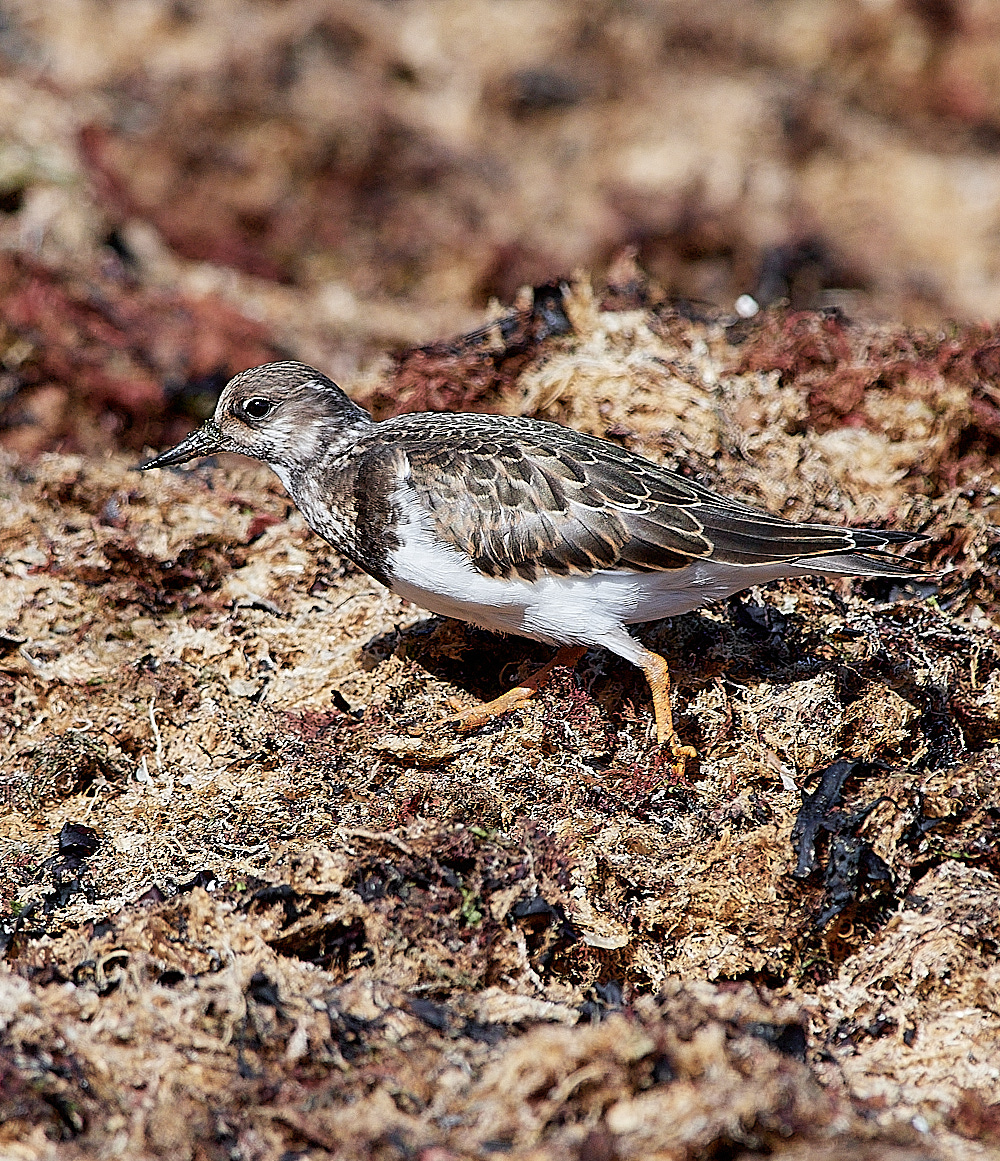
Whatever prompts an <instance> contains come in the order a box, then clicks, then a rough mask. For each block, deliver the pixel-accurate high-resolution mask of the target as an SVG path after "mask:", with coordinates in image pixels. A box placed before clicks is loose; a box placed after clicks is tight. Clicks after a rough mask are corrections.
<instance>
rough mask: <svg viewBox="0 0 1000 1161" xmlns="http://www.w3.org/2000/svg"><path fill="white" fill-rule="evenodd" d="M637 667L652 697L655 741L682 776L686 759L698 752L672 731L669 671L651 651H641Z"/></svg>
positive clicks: (661, 660)
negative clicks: (666, 752) (666, 749)
mask: <svg viewBox="0 0 1000 1161" xmlns="http://www.w3.org/2000/svg"><path fill="white" fill-rule="evenodd" d="M639 665H640V667H641V668H642V672H643V673H644V674H645V675H646V680H647V681H648V682H649V689H650V692H651V693H652V695H653V711H654V713H655V714H656V740H657V742H658V743H659V744H660V745H661V746H664V745H666V746H669V747H670V753H671V755H672V756H673V758H674V759H675V760H676V763H677V770H678V773H679V774H683V773H684V763H685V762H686V761H687V759H688V758H696V757H697V756H698V751H697V750H695V748H694V747H693V746H685V745H684V743H683V742H682V741H681V740H680V738H679V737H678V736H677V731H676V730H675V729H674V716H673V714H672V713H671V711H670V670H669V668H668V666H667V663H666V662H665V661H664V660H663V658H662V657H661V656H660V655H659V653H654V652H653V651H652V650H651V649H646V650H644V651H643V654H642V657H641V659H640V660H639Z"/></svg>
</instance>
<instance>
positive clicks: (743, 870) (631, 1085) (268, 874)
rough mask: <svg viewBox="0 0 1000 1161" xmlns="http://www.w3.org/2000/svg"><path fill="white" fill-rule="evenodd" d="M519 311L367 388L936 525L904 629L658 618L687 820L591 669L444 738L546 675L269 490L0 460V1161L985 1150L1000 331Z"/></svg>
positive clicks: (648, 307)
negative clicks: (373, 576)
mask: <svg viewBox="0 0 1000 1161" xmlns="http://www.w3.org/2000/svg"><path fill="white" fill-rule="evenodd" d="M553 293H554V292H552V293H550V295H549V298H548V300H547V306H546V312H547V313H546V317H547V318H548V320H549V322H548V324H547V325H546V326H544V327H541V326H534V327H533V326H532V325H527V324H528V323H530V317H529V316H530V310H531V309H532V308H530V307H525V310H526V311H528V314H527V315H525V316H524V317H523V318H522V320H521V321H522V322H523V323H525V325H524V326H521V327H520V329H519V330H518V328H514V330H517V333H518V335H519V338H518V339H517V342H518V344H519V346H518V351H517V354H516V358H515V357H514V355H513V354H511V352H510V351H509V350H508V348H506V347H504V343H505V342H506V341H507V340H505V339H504V337H503V336H504V335H505V334H506V335H508V337H509V335H510V334H511V333H513V331H512V330H511V329H510V328H508V329H507V330H506V331H504V330H503V328H499V330H498V331H497V335H495V336H494V338H495V339H496V341H495V342H494V341H493V340H490V341H489V342H486V340H484V339H483V336H478V338H476V340H475V343H472V345H471V346H470V345H469V344H468V343H466V344H465V345H464V346H463V344H462V343H461V342H459V343H456V344H453V345H452V346H450V347H442V348H439V349H426V350H424V351H423V352H422V353H415V354H414V355H413V356H412V357H410V358H408V359H407V358H404V359H401V360H397V363H396V365H395V369H394V370H388V371H384V372H383V375H384V376H386V378H384V379H382V380H380V381H378V382H369V383H367V384H365V383H362V384H359V385H358V388H357V390H358V391H359V392H361V393H367V395H368V397H369V399H370V400H371V401H373V402H374V403H375V404H376V405H377V406H378V407H379V408H380V410H383V411H384V410H388V409H389V408H391V407H392V406H393V405H396V406H399V405H405V404H406V400H405V399H401V396H404V395H406V396H408V397H409V402H408V405H410V406H414V405H416V406H420V405H424V404H425V403H426V402H427V401H428V400H429V399H431V398H432V397H434V398H439V397H441V396H444V397H445V399H446V401H449V402H452V403H457V404H458V405H465V406H493V407H496V408H499V409H505V410H508V411H518V412H522V413H531V414H540V415H546V416H550V417H554V418H560V419H563V420H566V421H569V422H573V423H575V424H577V425H578V426H581V427H584V428H589V429H591V430H602V431H609V432H610V434H611V436H612V437H613V438H617V439H621V440H623V441H624V442H626V443H628V444H630V445H631V446H634V447H637V448H638V449H639V450H642V451H644V452H646V453H647V454H649V455H653V456H658V457H660V458H666V459H668V460H669V461H670V462H671V463H673V464H674V465H675V466H678V467H680V468H681V469H683V470H687V471H692V472H695V473H700V474H702V475H703V477H704V478H708V479H715V480H723V481H725V484H726V486H727V487H729V489H730V490H732V491H734V492H742V493H743V494H745V495H747V496H749V497H751V498H754V499H756V500H758V501H760V502H762V503H765V504H767V505H768V506H770V507H772V508H773V509H775V510H784V511H787V512H789V513H791V514H792V515H795V516H798V517H810V516H814V515H815V516H817V517H819V518H823V517H827V518H830V519H843V518H844V516H845V514H846V516H847V517H848V518H850V519H854V520H878V519H886V520H891V521H892V522H894V523H899V524H905V525H907V526H909V527H914V528H917V527H920V528H923V529H925V530H926V531H928V532H929V533H930V534H931V536H932V537H933V538H934V539H933V541H931V542H928V544H927V545H925V546H923V548H922V549H921V550H920V551H923V552H924V554H925V556H926V557H927V559H928V560H929V561H930V562H931V563H934V564H936V565H939V566H940V565H942V564H949V565H950V566H951V571H950V572H949V573H948V574H947V576H946V577H945V578H944V580H943V582H942V584H941V586H940V590H939V591H938V594H937V596H936V597H935V598H933V599H931V598H930V597H929V594H928V591H926V590H913V589H910V590H900V589H898V588H897V587H895V586H894V585H893V584H889V583H883V582H870V583H867V584H865V585H863V586H858V587H855V588H853V589H852V588H851V586H849V585H848V584H847V583H846V582H845V583H841V582H831V581H810V582H801V583H796V584H791V583H783V584H777V585H774V586H770V587H769V588H767V589H764V590H756V589H755V590H753V591H752V592H750V593H749V594H745V595H744V596H743V597H741V598H738V599H734V600H733V601H731V602H730V603H728V604H727V605H724V606H721V607H719V608H717V609H713V610H705V611H702V612H701V613H698V614H694V615H691V616H688V617H684V618H677V619H675V620H674V621H673V622H672V623H664V624H660V625H654V626H649V627H647V628H646V629H645V630H644V631H643V636H644V639H646V640H647V641H649V642H650V643H651V644H652V645H654V646H655V647H656V648H658V649H661V650H662V651H663V652H664V653H665V655H666V656H667V657H668V659H669V661H670V662H671V664H672V667H673V671H674V675H675V681H676V706H677V721H678V725H679V728H680V731H681V733H682V736H684V738H685V740H690V741H691V742H692V743H694V744H695V745H697V747H698V750H699V754H700V758H699V761H698V762H697V764H696V765H695V766H694V768H693V769H692V770H691V772H690V776H689V781H688V782H686V783H677V782H674V781H671V780H670V779H669V778H668V777H667V774H666V772H665V769H664V768H663V767H661V766H660V765H659V764H658V761H657V758H656V756H655V753H654V748H653V747H652V744H651V741H650V708H649V705H648V701H647V694H646V692H645V690H644V688H643V685H642V678H641V676H640V675H638V674H637V673H636V672H634V671H633V670H632V669H631V668H630V667H628V666H626V665H625V664H624V663H619V662H618V661H616V660H615V659H613V658H609V657H607V656H606V655H604V654H600V653H592V654H589V655H588V656H587V658H586V659H585V660H584V662H583V663H582V664H581V666H580V668H579V670H578V672H577V674H575V675H573V674H569V673H561V674H559V675H558V676H557V678H556V679H555V680H554V681H553V682H552V684H551V685H550V686H549V687H547V688H546V690H545V691H544V693H543V694H542V695H541V696H540V697H539V698H538V699H537V700H536V701H535V702H534V703H529V704H528V705H526V706H525V707H524V708H523V709H520V710H518V711H517V712H516V713H515V714H512V715H509V716H508V717H506V718H505V719H503V720H501V721H498V722H497V723H494V724H492V725H491V726H490V727H488V728H485V729H483V730H481V731H479V732H478V733H475V734H472V735H463V736H459V735H456V734H455V733H453V732H452V730H451V728H450V727H449V726H447V725H445V724H443V722H442V719H443V718H444V717H445V716H446V714H447V713H448V712H450V710H451V707H452V705H453V704H455V703H456V702H464V701H467V700H468V699H469V698H470V697H486V696H490V695H493V694H495V693H496V692H498V691H499V690H500V689H501V688H502V687H503V686H504V685H505V684H506V683H508V682H509V681H511V680H512V679H513V678H514V677H515V676H516V675H517V673H518V672H520V671H521V670H523V669H524V670H526V669H527V668H528V667H529V666H530V665H531V664H532V663H537V661H538V660H539V659H541V658H543V657H544V656H545V655H546V654H545V651H544V650H540V649H536V648H535V647H533V646H532V645H531V644H530V643H526V642H520V641H514V640H500V639H498V638H494V637H491V636H489V635H487V634H483V633H479V632H478V631H475V630H472V629H469V628H467V627H464V626H460V625H456V624H453V623H449V622H444V621H441V620H438V619H436V618H428V617H427V616H426V615H424V614H423V613H422V612H421V611H420V610H417V609H415V608H413V607H410V606H407V605H405V604H404V603H403V602H401V601H399V600H397V599H396V598H394V597H392V596H391V595H389V594H387V593H386V592H385V591H384V590H381V589H379V588H378V587H377V586H376V585H374V583H373V582H371V581H369V579H368V578H367V577H365V576H364V575H362V574H360V573H359V572H358V571H357V570H355V569H353V568H352V567H350V566H349V565H346V564H345V563H344V562H342V561H339V560H338V559H337V558H336V557H334V556H333V555H332V553H331V551H330V550H329V548H328V547H327V546H326V545H324V544H322V543H321V542H319V541H318V540H317V539H316V538H315V537H313V536H312V535H311V533H309V531H308V529H307V528H306V527H305V525H304V524H303V522H302V521H301V518H300V517H299V516H298V514H297V513H296V512H295V511H294V510H293V509H292V508H291V506H290V504H289V502H288V501H287V499H286V498H285V497H284V496H283V494H282V492H281V490H280V487H279V486H278V484H277V483H276V482H275V481H274V480H273V478H272V477H271V476H270V474H269V473H267V472H266V471H265V470H263V469H260V468H258V467H256V466H254V465H247V464H246V463H245V462H242V461H229V462H225V463H218V464H216V463H207V464H201V465H196V466H194V467H193V468H192V469H191V470H188V471H183V472H174V473H160V474H158V476H157V478H150V477H145V476H139V475H136V474H134V473H132V472H130V471H129V470H128V464H127V463H126V462H125V461H123V460H119V459H114V458H109V459H107V460H103V461H96V460H85V459H79V458H76V459H74V458H71V457H60V456H47V457H43V458H41V459H39V460H37V461H35V462H34V463H32V464H25V463H19V462H17V461H15V460H11V459H8V460H5V461H4V462H3V468H2V470H3V476H2V483H0V503H2V509H3V522H2V531H0V538H2V549H3V552H2V555H3V560H4V564H3V573H2V576H3V580H2V587H0V648H2V651H3V656H2V658H0V705H2V706H3V716H4V722H5V729H4V731H3V735H2V737H0V755H2V761H3V775H2V779H3V781H2V790H3V794H4V797H5V811H4V813H3V816H2V818H0V843H2V847H0V858H2V861H3V866H4V875H3V877H2V881H0V891H2V893H3V897H2V899H0V904H2V906H3V908H4V910H5V911H6V913H7V915H6V920H5V921H4V927H3V934H2V939H3V945H4V946H5V963H4V969H3V972H2V974H0V1152H2V1155H3V1156H4V1157H17V1158H24V1159H29V1158H30V1159H34V1158H59V1159H60V1161H61V1159H63V1158H76V1157H91V1156H99V1157H111V1156H124V1157H130V1158H146V1157H158V1156H165V1157H170V1158H216V1157H219V1158H221V1157H240V1158H278V1157H291V1156H296V1157H315V1158H319V1157H327V1156H331V1155H332V1156H343V1157H380V1158H396V1157H400V1158H402V1157H421V1158H424V1159H425V1161H432V1159H437V1161H441V1159H444V1158H448V1157H481V1156H489V1155H494V1154H501V1155H508V1156H513V1157H518V1158H529V1157H532V1158H583V1159H586V1161H604V1159H610V1158H654V1157H662V1158H696V1157H701V1158H709V1157H712V1158H721V1157H727V1158H728V1157H734V1158H735V1157H750V1156H761V1155H771V1154H776V1155H780V1156H783V1157H787V1158H798V1157H801V1158H806V1157H809V1158H831V1159H832V1158H838V1159H839V1158H852V1159H855V1158H876V1157H877V1158H890V1159H894V1161H895V1159H898V1161H902V1159H904V1158H905V1159H910V1158H937V1157H949V1158H950V1157H955V1158H965V1157H969V1158H972V1157H985V1156H989V1155H992V1153H993V1152H995V1149H996V1148H997V1147H998V1144H1000V1050H998V1048H997V1044H998V1042H1000V967H998V964H997V946H998V943H1000V890H998V883H997V878H996V875H997V872H998V870H1000V868H998V861H1000V860H998V856H997V848H998V843H997V840H998V831H1000V795H998V791H997V781H998V774H1000V747H998V741H997V739H998V734H1000V728H998V727H1000V653H998V648H997V637H996V629H995V625H996V621H997V610H998V605H997V600H996V595H997V594H996V579H995V567H994V562H995V555H996V552H995V547H994V537H993V534H992V532H991V526H992V524H993V523H995V507H996V499H995V494H996V493H995V486H994V484H993V482H992V480H993V477H991V476H990V474H989V465H988V456H987V452H988V451H989V443H988V439H989V432H988V431H986V429H985V428H984V427H982V426H980V428H974V427H973V425H972V421H971V420H970V418H969V417H970V416H976V415H978V416H980V418H981V419H983V417H984V416H985V419H983V423H987V421H988V420H989V418H990V417H989V413H988V410H984V409H988V407H989V406H990V403H989V400H988V399H987V398H986V396H985V395H984V394H983V392H984V390H985V388H984V387H983V381H982V380H980V379H978V378H977V377H976V376H975V374H972V373H967V372H968V368H970V367H974V365H975V357H978V356H981V355H982V353H983V351H987V352H988V351H989V350H992V348H991V347H990V346H989V344H990V343H995V340H994V338H993V336H992V335H991V334H989V333H986V332H985V331H983V332H982V333H980V332H976V333H972V332H971V331H970V332H967V333H965V334H963V335H957V336H956V335H951V336H938V337H937V338H936V339H934V338H926V337H924V339H919V337H917V338H914V337H913V336H907V335H900V334H894V335H893V334H889V333H887V332H871V331H859V330H852V329H851V328H850V327H848V326H847V325H846V324H843V323H841V322H839V321H837V320H832V321H831V319H830V318H829V317H826V316H812V315H810V316H806V315H795V316H780V315H776V316H772V317H769V318H767V319H764V320H763V321H760V322H758V323H755V324H753V327H752V328H747V327H745V326H743V324H739V326H741V327H743V329H742V330H741V331H740V333H739V334H737V333H736V332H735V331H734V330H733V329H732V328H730V329H729V330H727V329H726V327H725V326H724V325H723V324H722V323H719V322H708V323H697V322H691V321H687V320H685V319H683V318H680V317H678V316H677V315H676V314H675V313H674V312H672V311H670V310H669V309H668V308H666V307H662V306H656V305H655V303H646V304H645V305H643V304H642V303H641V302H640V301H639V300H638V298H637V299H636V300H635V301H632V302H625V301H623V300H622V296H619V300H618V301H614V296H610V297H609V298H608V299H605V300H604V301H603V302H598V301H596V300H595V299H594V297H593V296H592V295H591V294H590V292H589V289H588V288H587V287H586V286H585V285H579V286H576V287H574V288H572V289H571V290H567V291H559V292H558V294H555V296H554V297H553ZM640 297H641V296H640ZM526 320H527V321H526ZM560 320H561V321H560ZM497 336H499V337H497ZM484 342H486V346H485V347H484V346H483V343H484ZM476 343H479V346H476V345H475V344H476ZM921 343H922V344H923V346H921ZM949 343H950V344H951V347H950V348H948V350H949V351H950V354H948V352H947V351H945V353H944V354H942V351H944V348H945V347H946V346H947V344H949ZM491 344H492V345H491ZM963 344H964V345H963ZM974 344H978V345H977V346H975V350H972V349H971V345H974ZM904 348H905V349H904ZM477 351H479V352H480V354H478V355H477V353H476V352H477ZM484 352H485V353H484ZM890 354H891V359H892V367H893V368H895V370H894V371H893V372H892V373H893V374H895V376H896V378H895V379H894V380H888V379H886V378H885V377H884V375H883V373H884V374H885V375H888V374H889V371H887V370H886V367H885V366H884V365H883V366H882V367H881V368H880V366H879V360H882V362H883V364H885V363H886V362H887V361H888V360H889V355H890ZM507 355H510V358H509V359H508V358H507ZM945 355H947V358H945ZM907 358H909V359H910V364H908V365H909V366H910V368H911V370H910V371H909V372H907V371H906V370H905V367H904V364H905V362H906V359H907ZM935 359H937V362H935ZM781 360H784V363H783V365H782V366H780V367H779V366H778V365H777V364H778V363H779V362H780V361H781ZM769 363H770V369H769V367H768V364H769ZM456 367H458V368H459V370H460V373H458V372H456ZM477 367H478V368H479V369H480V370H482V371H483V373H482V374H480V375H479V376H478V377H477V375H476V374H475V373H474V371H475V369H476V368H477ZM901 367H903V369H902V370H901ZM484 368H485V370H483V369H484ZM848 371H850V372H851V374H850V375H848V374H847V372H848ZM918 371H919V373H918ZM487 372H488V373H487ZM963 375H964V376H965V377H964V378H963ZM389 376H395V378H394V379H392V378H389ZM866 376H867V379H866ZM887 383H890V386H888V387H887ZM462 384H472V388H470V390H471V391H472V395H471V396H470V397H469V398H467V399H464V400H463V399H461V398H457V399H456V398H454V395H455V392H458V391H460V390H461V387H462ZM891 384H895V386H892V385H891ZM404 387H405V390H404ZM974 405H975V406H974ZM976 407H978V411H977V410H976ZM903 432H905V433H906V438H905V439H904V438H903V434H902V433H903ZM984 432H985V434H984ZM991 489H993V490H992V491H991ZM991 554H992V555H991Z"/></svg>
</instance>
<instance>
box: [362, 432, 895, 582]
mask: <svg viewBox="0 0 1000 1161" xmlns="http://www.w3.org/2000/svg"><path fill="white" fill-rule="evenodd" d="M415 418H419V420H420V422H419V423H414V422H412V420H414V419H415ZM430 418H431V417H429V416H428V415H427V414H426V413H425V414H422V415H420V416H419V417H414V416H405V415H404V416H399V417H397V418H396V419H393V420H389V421H386V423H385V424H380V425H379V426H380V427H391V428H393V429H394V432H393V434H394V436H395V438H396V439H397V444H396V446H397V447H398V448H399V449H400V450H402V451H404V452H405V454H406V456H407V458H408V460H409V463H410V483H411V485H412V486H413V488H414V489H415V491H416V493H417V496H418V497H419V499H420V501H421V503H422V504H423V505H424V506H425V508H426V509H427V511H428V512H429V514H430V515H431V516H432V518H433V520H434V524H435V527H436V530H437V532H438V533H439V534H440V535H441V537H442V538H443V539H444V540H446V541H447V542H448V543H450V544H452V545H454V547H455V548H458V549H459V550H461V551H462V552H465V553H467V554H468V555H469V556H470V557H471V558H472V560H473V561H474V562H475V564H476V566H477V567H478V568H479V569H481V570H482V571H483V572H484V573H486V574H487V575H489V576H503V577H510V576H520V577H524V578H525V579H533V578H534V577H536V576H538V575H540V574H542V573H555V574H561V575H565V574H583V575H585V574H588V573H591V572H594V571H596V570H599V569H610V568H616V567H618V568H629V569H635V570H637V571H644V572H645V571H667V570H671V569H680V568H684V567H686V566H687V565H689V564H690V563H691V562H692V561H694V560H697V559H699V558H706V557H712V558H713V559H716V560H720V561H724V562H726V563H730V564H747V565H751V564H762V563H765V562H775V563H777V562H781V561H792V560H796V559H799V558H801V557H810V556H823V555H831V554H836V553H845V552H852V551H856V550H858V549H860V550H862V551H864V550H865V549H868V550H869V551H871V550H877V549H879V548H881V547H882V546H883V545H885V544H886V543H889V542H891V541H894V540H902V539H905V537H904V536H902V535H899V534H896V535H894V534H892V533H883V532H878V531H874V530H872V531H867V530H851V529H843V530H842V529H839V528H835V527H828V526H826V525H818V524H794V523H792V522H790V521H787V520H784V519H782V518H781V517H779V516H775V515H773V514H770V513H767V512H763V511H759V510H757V509H755V508H753V507H751V506H749V505H748V504H745V503H743V502H741V501H738V500H734V501H729V500H727V499H725V498H724V497H722V496H720V495H718V494H717V493H715V492H712V491H711V490H710V489H708V488H706V487H704V486H703V485H701V484H695V483H693V482H691V481H688V480H685V479H684V478H682V477H681V476H678V475H676V474H675V473H673V472H670V471H668V470H667V469H666V468H662V467H660V466H659V465H657V464H653V463H651V462H650V461H648V460H645V459H642V458H641V457H639V456H637V455H635V454H633V453H631V452H629V451H627V450H626V449H624V448H621V447H618V446H617V445H616V444H612V443H608V442H606V441H604V440H599V439H595V438H594V437H592V436H587V435H583V434H581V433H579V432H574V431H569V430H567V429H565V428H561V427H559V426H557V425H555V424H548V423H544V422H540V421H537V420H525V419H511V418H509V417H498V416H489V415H476V416H469V415H463V416H462V417H461V419H462V425H461V428H459V427H457V426H456V425H455V424H454V422H453V421H454V419H455V418H456V417H455V416H453V415H449V414H446V413H442V414H441V416H440V419H439V421H438V422H436V423H435V422H429V420H430ZM433 418H434V419H438V417H437V416H434V417H433Z"/></svg>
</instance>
